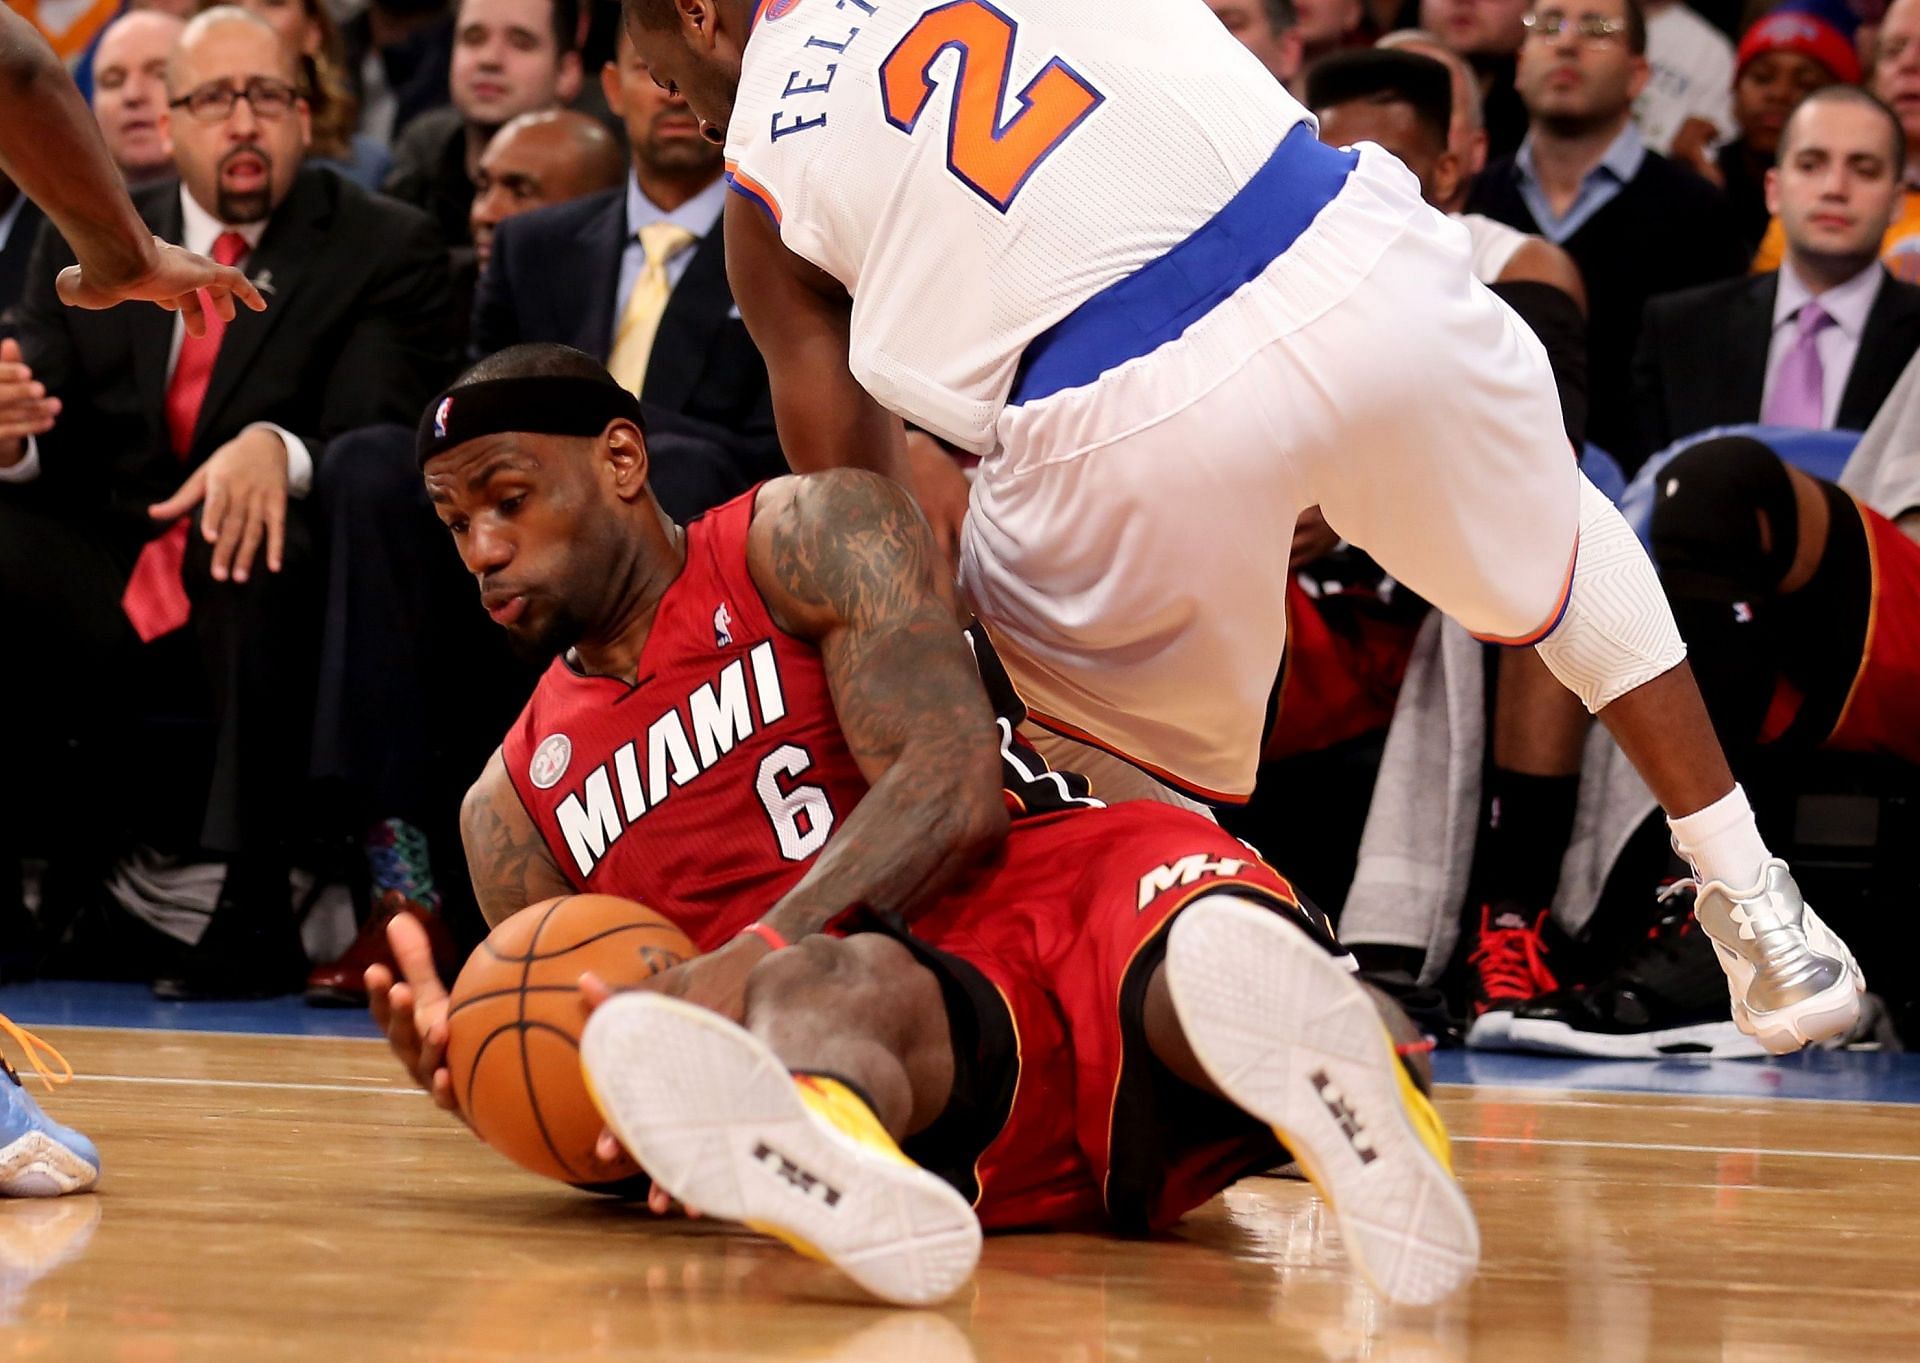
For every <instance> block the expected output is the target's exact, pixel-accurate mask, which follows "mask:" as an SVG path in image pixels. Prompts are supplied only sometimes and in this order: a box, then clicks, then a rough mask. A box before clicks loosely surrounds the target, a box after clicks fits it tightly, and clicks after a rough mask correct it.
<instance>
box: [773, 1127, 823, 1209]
mask: <svg viewBox="0 0 1920 1363" xmlns="http://www.w3.org/2000/svg"><path fill="white" fill-rule="evenodd" d="M753 1157H754V1158H755V1159H757V1160H759V1161H760V1162H761V1163H762V1164H764V1165H766V1166H767V1168H769V1169H771V1170H772V1171H773V1172H774V1173H775V1174H778V1175H779V1176H780V1177H781V1178H783V1179H785V1180H786V1181H787V1182H788V1183H791V1184H792V1185H793V1186H794V1187H795V1188H797V1189H799V1190H800V1191H801V1192H803V1193H807V1194H809V1195H811V1194H812V1193H814V1192H815V1191H818V1192H819V1194H820V1199H821V1201H823V1202H825V1203H826V1204H827V1206H829V1207H837V1206H839V1205H840V1190H839V1189H838V1188H836V1187H834V1186H833V1185H832V1184H831V1183H826V1182H823V1181H822V1180H820V1179H819V1178H816V1177H815V1176H814V1175H812V1174H809V1173H808V1172H807V1171H806V1170H805V1169H802V1168H801V1167H800V1166H799V1165H797V1164H795V1163H794V1162H793V1161H792V1160H790V1159H788V1158H787V1157H786V1156H785V1155H783V1154H781V1153H780V1152H779V1151H778V1150H775V1149H774V1148H773V1147H772V1146H770V1145H768V1144H767V1143H766V1142H765V1141H758V1142H756V1143H755V1144H754V1147H753Z"/></svg>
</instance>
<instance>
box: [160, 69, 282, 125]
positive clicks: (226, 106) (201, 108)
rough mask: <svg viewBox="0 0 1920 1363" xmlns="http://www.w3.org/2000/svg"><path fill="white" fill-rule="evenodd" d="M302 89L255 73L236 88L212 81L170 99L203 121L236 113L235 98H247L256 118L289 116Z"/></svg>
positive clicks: (169, 104) (171, 103) (169, 103)
mask: <svg viewBox="0 0 1920 1363" xmlns="http://www.w3.org/2000/svg"><path fill="white" fill-rule="evenodd" d="M299 98H300V92H299V91H298V90H296V89H294V88H293V87H292V86H291V85H288V84H287V83H286V82H285V81H283V80H274V79H272V78H271V77H268V76H253V77H251V78H249V79H248V81H247V83H246V85H245V86H243V87H241V88H240V89H237V90H236V89H235V88H234V86H233V82H232V81H229V80H216V81H209V82H207V83H206V84H205V85H200V86H196V87H194V88H193V89H191V90H189V91H187V93H186V94H184V95H182V96H180V98H178V99H170V100H168V101H167V107H168V108H169V109H185V110H186V111H187V112H188V113H189V114H191V115H193V116H194V117H195V118H197V119H199V120H200V121H201V122H202V123H218V122H219V121H220V120H221V119H223V118H226V117H227V116H228V115H230V114H232V113H233V106H234V103H235V101H237V100H240V99H245V100H246V101H247V107H248V108H250V109H252V110H253V116H254V117H255V118H269V119H271V118H285V117H286V116H287V114H288V113H290V112H291V111H292V109H293V105H294V101H295V100H297V99H299Z"/></svg>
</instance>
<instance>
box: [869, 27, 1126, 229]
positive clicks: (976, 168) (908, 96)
mask: <svg viewBox="0 0 1920 1363" xmlns="http://www.w3.org/2000/svg"><path fill="white" fill-rule="evenodd" d="M1014 29H1015V25H1014V22H1013V20H1012V19H1010V18H1008V17H1007V16H1006V15H1004V14H1002V13H1001V12H1000V11H999V10H997V9H995V8H994V7H993V6H992V5H990V4H987V3H986V0H954V3H953V4H950V5H942V6H940V7H939V8H938V9H932V10H928V11H927V12H926V13H925V14H923V15H922V16H921V17H920V22H918V23H917V24H915V25H914V26H913V27H912V28H911V29H909V30H908V31H907V36H906V37H904V38H902V39H901V40H900V43H899V46H897V47H895V48H894V49H893V51H892V52H890V53H888V54H887V59H886V60H885V61H884V62H882V63H881V64H880V97H881V100H882V102H883V103H884V105H885V108H886V115H887V122H889V123H891V124H893V126H894V127H896V128H898V129H900V130H901V131H902V132H904V133H908V134H911V133H912V132H913V130H914V129H915V128H916V127H917V126H918V125H919V122H920V115H921V114H923V113H925V112H926V108H927V105H928V103H929V102H930V101H931V100H932V99H933V94H934V89H935V86H934V81H933V78H932V77H931V76H930V75H929V74H928V72H929V70H930V69H931V68H932V66H933V64H934V63H935V62H936V61H938V60H939V59H940V57H941V55H942V54H943V53H945V52H946V51H947V50H948V49H952V50H954V51H957V52H958V53H959V54H960V64H959V69H958V71H957V73H956V75H955V78H954V81H953V94H952V101H953V108H952V112H951V113H950V114H949V116H948V119H947V167H948V169H950V170H952V171H953V173H954V174H955V175H957V176H959V177H960V178H961V179H962V180H964V181H965V182H966V183H967V184H968V185H969V186H970V187H971V188H972V189H973V190H974V192H975V193H977V194H979V195H980V197H981V198H983V199H985V200H986V201H987V202H988V203H990V204H992V205H993V206H994V207H995V208H998V209H999V210H1000V211H1001V212H1003V213H1004V212H1006V211H1007V208H1008V206H1009V205H1011V204H1012V203H1013V200H1014V196H1015V195H1016V194H1018V193H1019V192H1020V187H1021V186H1022V185H1024V184H1025V183H1026V182H1027V177H1028V176H1029V175H1031V174H1033V172H1034V170H1035V168H1036V167H1038V166H1039V164H1040V163H1041V162H1042V161H1044V160H1046V159H1047V157H1048V156H1049V155H1050V154H1051V153H1052V152H1053V149H1054V148H1055V147H1057V146H1059V145H1060V144H1061V143H1062V142H1064V141H1065V140H1066V138H1067V135H1068V134H1069V133H1071V132H1072V131H1073V130H1074V129H1075V128H1077V127H1079V126H1080V122H1081V120H1082V119H1084V118H1085V117H1086V116H1087V115H1088V114H1090V113H1092V112H1093V111H1094V110H1095V109H1096V108H1097V107H1099V105H1100V102H1101V100H1102V99H1104V98H1105V96H1104V95H1102V94H1101V93H1100V92H1099V91H1098V90H1096V89H1094V88H1093V87H1092V86H1091V85H1089V84H1087V82H1086V80H1085V79H1084V78H1082V77H1081V75H1080V73H1079V72H1077V71H1075V70H1074V69H1073V68H1072V67H1070V66H1068V65H1067V64H1066V63H1065V62H1064V61H1062V60H1061V59H1060V58H1058V57H1054V58H1052V59H1051V60H1050V61H1048V62H1047V64H1046V65H1045V66H1043V67H1042V68H1040V74H1039V75H1037V76H1035V77H1034V78H1033V79H1032V80H1031V81H1029V82H1027V88H1026V89H1024V90H1022V91H1021V92H1020V94H1019V95H1018V99H1019V101H1020V106H1021V107H1020V112H1018V113H1016V114H1015V115H1014V116H1013V117H1012V118H1009V119H1007V120H1006V121H1005V122H1002V121H1001V118H1000V114H1001V110H1002V109H1003V108H1005V106H1006V100H1007V86H1008V85H1009V84H1011V82H1012V79H1013V35H1014Z"/></svg>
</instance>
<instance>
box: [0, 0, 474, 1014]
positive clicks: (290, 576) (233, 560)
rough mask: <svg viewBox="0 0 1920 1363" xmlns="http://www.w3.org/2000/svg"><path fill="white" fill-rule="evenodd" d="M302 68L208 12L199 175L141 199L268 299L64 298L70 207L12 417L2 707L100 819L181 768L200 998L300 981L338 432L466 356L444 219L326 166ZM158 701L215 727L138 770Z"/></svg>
mask: <svg viewBox="0 0 1920 1363" xmlns="http://www.w3.org/2000/svg"><path fill="white" fill-rule="evenodd" d="M296 80H297V75H296V73H295V71H294V69H293V66H292V63H291V61H290V59H289V58H288V56H287V55H286V54H285V52H284V51H283V49H282V47H281V45H280V42H279V39H278V38H277V36H276V35H275V34H274V32H273V30H272V29H271V28H270V27H268V26H267V25H266V24H265V23H264V22H263V21H261V20H259V19H257V18H255V17H253V16H251V15H249V14H247V13H245V12H244V11H240V10H237V9H232V8H221V9H217V10H211V11H208V12H206V13H203V14H202V15H200V16H199V17H198V18H196V19H195V20H194V21H193V23H191V24H190V25H189V26H188V28H187V30H186V32H185V34H184V35H183V37H182V40H181V44H180V46H179V48H178V49H176V51H175V53H174V56H173V59H172V62H171V64H170V66H169V70H168V81H169V91H170V100H171V104H172V109H171V121H172V129H171V131H172V137H173V141H174V145H175V149H176V156H177V159H178V164H179V168H180V172H181V183H180V185H178V186H165V187H158V188H155V189H152V190H149V191H145V192H144V193H143V194H142V195H141V197H140V199H139V200H138V207H139V209H140V211H141V215H142V217H143V218H144V219H145V221H146V223H147V224H148V226H149V227H150V228H151V229H152V230H153V232H154V233H155V234H157V235H159V236H161V237H163V238H166V239H170V240H175V241H184V242H185V243H186V244H187V245H188V246H189V247H197V248H198V249H200V250H203V251H206V250H210V251H211V252H212V254H213V255H214V256H215V257H216V258H217V259H220V260H221V261H222V262H223V263H228V264H236V263H237V264H242V265H243V266H244V268H245V270H246V272H247V273H248V274H249V275H250V276H252V278H253V279H254V281H255V283H256V284H257V285H258V286H259V288H260V289H261V291H262V292H264V293H266V294H268V295H269V298H270V302H271V306H270V307H269V309H268V310H267V311H266V312H264V313H250V312H242V313H240V314H239V315H238V316H237V317H236V318H234V319H233V320H232V321H230V322H226V323H224V324H219V325H216V323H218V322H219V319H218V318H217V317H210V318H209V325H208V328H207V332H206V334H205V335H203V336H185V335H183V334H182V328H181V326H180V324H179V321H178V319H177V318H176V317H174V316H170V315H169V314H167V313H163V312H160V311H157V310H147V309H141V310H120V311H113V312H99V313H93V312H78V311H74V310H72V309H68V308H64V307H62V306H61V305H60V303H59V301H58V299H57V298H56V296H55V292H54V278H55V276H56V275H57V274H58V273H59V271H60V269H61V267H62V266H64V265H66V264H68V263H69V262H71V261H72V260H73V255H72V253H71V252H70V251H69V250H68V249H67V247H66V246H65V244H64V243H63V242H62V241H61V240H60V239H59V238H58V236H57V235H55V234H54V233H52V232H51V231H45V232H43V233H42V234H41V237H40V240H39V244H38V246H37V247H36V255H35V259H34V262H33V264H32V266H31V267H30V273H29V278H28V283H27V294H26V297H25V300H24V301H23V304H22V306H21V308H20V312H19V316H20V348H21V352H22V358H23V359H24V361H25V363H26V364H27V365H28V366H30V367H31V369H32V371H33V375H34V378H35V379H36V380H37V381H38V382H39V383H41V384H43V385H44V386H45V390H46V394H47V398H46V403H47V405H46V409H45V411H44V412H43V413H42V417H41V419H40V420H39V422H37V423H36V430H37V435H36V436H35V437H34V438H32V439H26V440H21V439H12V440H6V441H0V610H3V611H4V612H5V614H6V615H7V617H8V618H9V620H10V622H12V629H13V631H14V638H15V640H16V644H17V647H18V652H17V662H16V663H15V664H14V665H11V666H9V667H8V668H6V669H4V672H5V676H4V677H3V678H0V712H4V713H6V714H8V715H9V716H14V717H30V721H29V722H25V723H22V724H20V725H18V726H17V728H16V732H21V731H25V732H24V733H23V737H24V738H41V739H45V740H49V741H51V742H52V743H54V744H55V745H56V747H57V745H58V743H59V742H60V741H62V740H69V739H73V740H78V741H79V742H80V743H81V750H82V751H83V752H88V753H91V755H92V756H93V758H94V759H95V763H94V765H93V766H91V767H89V768H88V771H89V772H90V773H91V774H92V776H93V778H94V781H95V782H97V784H89V783H88V782H86V781H81V782H79V783H78V784H74V783H72V782H71V780H70V781H69V789H72V790H74V791H76V792H77V797H76V798H79V799H82V800H84V803H79V804H76V805H74V806H73V807H70V808H68V809H66V810H64V811H63V812H62V814H61V817H60V821H61V822H62V824H64V825H67V826H69V827H71V828H72V829H73V830H75V831H76V832H80V833H83V834H84V837H85V840H87V841H90V842H92V843H95V844H99V843H101V842H103V841H104V836H103V835H106V834H110V833H113V832H118V831H119V829H118V828H117V827H116V825H117V823H118V822H119V819H118V816H119V814H120V810H119V808H118V806H119V805H120V804H121V803H123V802H124V801H125V798H126V796H127V795H128V794H138V795H148V794H155V793H158V792H160V791H161V790H165V791H167V795H166V799H167V801H168V804H169V805H170V807H171V808H170V810H169V811H168V812H171V813H174V814H185V815H188V816H189V817H186V818H184V819H183V820H182V821H181V822H182V824H183V827H182V828H181V829H180V830H178V831H179V835H180V836H179V839H178V844H179V850H181V851H183V852H186V853H188V854H190V855H199V854H205V855H206V856H211V857H213V858H217V859H219V860H221V861H223V862H224V863H225V864H226V868H227V869H226V877H225V884H224V888H223V889H222V891H221V893H220V896H219V899H218V903H217V906H216V908H215V909H214V912H213V914H212V916H211V918H210V920H209V921H208V924H207V927H206V930H205V932H204V934H202V935H201V936H200V938H199V943H198V946H197V948H196V950H195V951H194V953H193V954H192V956H191V957H190V958H188V960H187V961H186V962H185V966H184V968H183V970H182V971H181V972H180V974H179V977H178V978H174V979H171V980H169V981H166V982H159V983H157V987H163V988H164V989H165V991H166V992H167V993H169V994H170V995H171V996H174V997H188V996H199V995H223V994H236V993H258V992H260V991H261V990H262V988H267V989H275V990H279V989H286V988H291V987H294V986H296V985H297V982H298V978H299V977H298V975H297V974H296V973H295V969H294V968H295V967H296V966H297V965H298V964H299V956H298V942H297V938H296V937H295V935H294V931H293V919H292V916H291V913H290V906H289V899H288V862H289V856H290V845H289V844H290V834H291V827H290V825H291V824H292V823H293V820H292V818H291V817H290V816H291V813H292V806H293V804H294V801H295V798H296V797H297V796H298V794H299V793H300V789H301V779H302V777H303V775H304V767H305V763H304V759H305V755H306V746H305V744H306V739H307V736H308V727H307V722H306V718H305V711H306V708H307V707H306V706H305V705H304V704H303V703H302V701H301V696H302V694H303V692H305V691H307V690H310V687H311V681H310V678H311V674H312V664H311V655H312V646H313V638H314V635H315V632H316V629H317V623H318V622H317V610H316V604H315V583H314V577H313V573H312V571H311V553H310V536H309V533H308V529H307V526H306V518H305V514H304V511H303V509H302V503H301V501H300V497H301V494H302V492H303V490H304V487H305V485H306V484H307V482H308V481H309V480H310V478H311V470H312V459H313V452H314V451H317V449H318V448H319V443H320V442H321V441H324V440H326V439H327V438H329V437H331V436H332V435H334V434H335V433H337V432H339V431H342V430H345V429H348V428H350V427H354V426H360V425H364V424H366V423H367V422H371V421H377V420H382V419H387V420H392V419H407V418H409V417H411V416H412V415H413V414H414V413H415V412H417V410H418V407H419V405H420V403H422V402H423V401H424V400H425V398H426V397H427V396H429V395H430V394H431V393H432V392H433V391H434V389H435V387H436V386H437V385H438V384H440V383H441V382H442V380H443V378H444V376H445V373H446V371H447V369H448V367H449V366H450V363H451V360H452V358H453V357H452V356H450V355H448V354H446V353H445V352H444V342H443V341H442V340H441V338H442V337H443V336H444V335H445V331H446V325H447V318H446V311H447V280H446V263H445V252H444V249H443V248H442V247H441V246H440V244H439V242H438V239H437V237H436V235H435V233H434V231H433V228H432V224H431V223H430V222H428V221H427V219H426V218H425V217H424V215H421V214H419V213H417V212H415V211H414V210H411V209H407V208H404V207H402V206H399V205H395V204H392V203H389V202H386V201H384V200H378V199H374V198H371V197H370V196H367V195H365V194H364V193H362V192H361V191H359V190H357V189H355V188H353V187H352V186H350V185H348V184H347V183H346V182H345V181H343V180H341V179H340V178H339V177H337V176H334V175H330V174H327V173H325V172H323V171H320V170H316V169H304V170H303V169H302V167H301V159H302V153H303V149H304V147H305V144H306V135H307V134H306V127H307V111H306V106H305V103H304V101H302V100H301V99H300V98H299V94H298V91H297V89H296V88H295V81H296ZM156 705H157V706H160V707H161V708H163V709H165V710H166V711H167V712H168V713H169V714H171V715H174V716H178V715H180V714H181V713H182V712H183V711H185V710H189V709H194V710H204V713H205V717H206V718H207V719H209V720H210V721H211V731H212V741H211V744H210V745H207V746H201V747H198V748H197V749H196V751H193V752H191V753H188V754H187V755H185V756H184V757H183V758H182V759H181V760H180V761H179V762H177V763H173V764H169V765H167V766H165V767H161V766H157V765H153V764H146V765H138V766H135V767H133V768H131V769H134V770H138V771H139V779H138V780H137V781H130V780H129V779H128V775H127V773H128V771H129V769H130V767H129V757H130V756H131V755H132V754H131V751H130V750H129V749H128V748H127V747H125V746H124V745H125V744H127V743H129V742H131V741H132V739H133V737H134V733H133V728H134V726H132V725H130V724H127V723H126V721H129V720H132V719H134V718H135V717H136V716H137V715H138V714H139V713H140V712H141V711H142V710H144V709H148V708H152V707H154V706H156ZM116 749H117V750H116ZM71 765H72V764H71V762H70V761H62V762H61V764H60V766H61V769H62V771H63V772H67V773H68V774H69V775H70V769H71ZM195 768H197V770H194V769H195ZM209 772H210V773H211V775H210V776H209V775H208V773H209ZM182 792H192V796H191V797H189V796H187V795H185V794H182ZM154 827H155V825H154V823H153V822H152V821H149V822H148V823H147V825H146V827H144V828H143V829H141V830H140V831H141V832H142V833H143V834H145V833H148V832H150V831H151V830H152V829H153V828H154Z"/></svg>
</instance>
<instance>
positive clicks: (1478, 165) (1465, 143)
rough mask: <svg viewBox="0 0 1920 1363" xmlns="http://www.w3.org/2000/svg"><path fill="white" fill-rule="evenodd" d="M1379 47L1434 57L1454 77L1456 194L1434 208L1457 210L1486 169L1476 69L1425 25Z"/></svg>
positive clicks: (1451, 131) (1450, 129) (1450, 128)
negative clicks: (1475, 79) (1474, 71)
mask: <svg viewBox="0 0 1920 1363" xmlns="http://www.w3.org/2000/svg"><path fill="white" fill-rule="evenodd" d="M1377 46H1379V47H1381V48H1383V49H1385V50H1387V51H1389V52H1416V53H1418V54H1419V55H1421V56H1423V57H1432V58H1433V59H1434V60H1435V61H1437V62H1439V63H1440V64H1441V65H1442V66H1444V67H1446V68H1447V73H1448V74H1449V75H1450V76H1452V77H1453V116H1452V118H1451V119H1450V120H1449V121H1448V123H1447V150H1448V151H1450V152H1452V153H1453V158H1454V163H1455V165H1457V166H1458V167H1459V170H1460V174H1459V177H1458V182H1457V183H1456V184H1455V185H1454V189H1453V193H1451V194H1449V195H1448V196H1447V197H1445V198H1443V199H1433V200H1431V202H1432V204H1433V206H1434V207H1435V208H1438V209H1441V210H1443V211H1445V212H1448V213H1458V212H1459V211H1460V210H1461V209H1463V208H1465V207H1466V204H1467V190H1468V189H1469V188H1470V187H1471V186H1472V184H1473V181H1474V177H1475V176H1477V175H1479V174H1480V172H1481V171H1482V170H1484V169H1486V165H1487V127H1486V124H1485V122H1483V121H1482V118H1481V113H1480V87H1479V86H1478V85H1477V84H1476V83H1475V82H1474V77H1473V68H1472V67H1470V66H1468V65H1467V59H1466V58H1465V57H1462V56H1461V55H1460V54H1459V53H1457V52H1455V51H1453V49H1451V48H1449V47H1448V46H1446V44H1444V43H1442V42H1441V41H1440V40H1439V39H1438V38H1436V37H1434V36H1433V35H1432V34H1431V33H1429V32H1427V31H1426V30H1425V29H1423V28H1403V29H1400V30H1399V31H1398V32H1395V33H1389V34H1388V35H1387V36H1386V37H1384V38H1382V39H1381V40H1380V41H1379V43H1378V44H1377Z"/></svg>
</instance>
